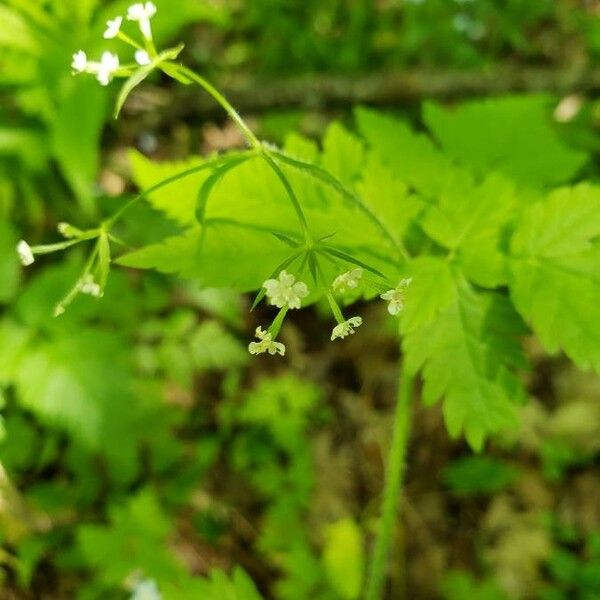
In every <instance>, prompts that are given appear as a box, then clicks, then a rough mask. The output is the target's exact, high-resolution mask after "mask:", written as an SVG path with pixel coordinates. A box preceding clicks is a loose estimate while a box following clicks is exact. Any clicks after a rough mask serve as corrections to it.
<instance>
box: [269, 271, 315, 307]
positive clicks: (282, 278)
mask: <svg viewBox="0 0 600 600" xmlns="http://www.w3.org/2000/svg"><path fill="white" fill-rule="evenodd" d="M263 287H264V288H265V290H266V291H267V298H269V300H270V302H271V304H273V305H274V306H276V307H277V308H283V307H284V306H286V305H287V306H288V307H289V308H300V306H301V305H302V298H306V296H308V287H307V285H306V284H305V283H303V282H302V281H296V278H295V277H294V276H293V275H292V274H291V273H288V272H287V271H281V273H279V277H278V279H267V281H265V282H264V283H263Z"/></svg>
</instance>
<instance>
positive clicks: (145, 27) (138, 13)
mask: <svg viewBox="0 0 600 600" xmlns="http://www.w3.org/2000/svg"><path fill="white" fill-rule="evenodd" d="M155 14H156V6H155V5H154V3H152V2H146V3H145V4H144V3H142V2H140V3H138V4H133V5H132V6H130V7H129V8H128V10H127V19H128V20H129V21H137V22H138V25H139V26H140V31H141V32H142V35H143V36H144V37H145V38H146V39H147V40H151V39H152V29H151V27H150V19H151V18H152V17H153V16H154V15H155Z"/></svg>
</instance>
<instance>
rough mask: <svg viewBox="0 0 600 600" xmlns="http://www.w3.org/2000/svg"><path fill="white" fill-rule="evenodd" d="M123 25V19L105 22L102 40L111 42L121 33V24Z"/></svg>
mask: <svg viewBox="0 0 600 600" xmlns="http://www.w3.org/2000/svg"><path fill="white" fill-rule="evenodd" d="M122 23H123V17H115V18H114V19H111V20H109V21H106V29H105V31H104V39H105V40H112V39H113V38H116V37H117V36H118V35H119V31H121V24H122Z"/></svg>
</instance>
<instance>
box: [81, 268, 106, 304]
mask: <svg viewBox="0 0 600 600" xmlns="http://www.w3.org/2000/svg"><path fill="white" fill-rule="evenodd" d="M79 291H80V292H81V293H82V294H85V295H86V296H92V297H94V298H102V296H103V295H104V293H103V292H102V288H101V287H100V285H99V284H98V283H96V282H95V281H94V276H93V275H92V274H91V273H88V274H87V275H85V277H83V278H82V279H81V280H80V281H79Z"/></svg>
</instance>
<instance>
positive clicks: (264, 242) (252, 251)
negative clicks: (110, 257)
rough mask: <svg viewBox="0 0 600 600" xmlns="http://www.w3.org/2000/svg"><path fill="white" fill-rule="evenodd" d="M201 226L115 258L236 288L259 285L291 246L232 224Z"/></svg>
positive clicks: (125, 263) (131, 265)
mask: <svg viewBox="0 0 600 600" xmlns="http://www.w3.org/2000/svg"><path fill="white" fill-rule="evenodd" d="M201 238H202V235H201V229H200V227H197V228H193V229H190V230H188V231H187V232H186V233H185V234H184V235H181V236H176V237H172V238H168V239H167V240H165V241H164V242H162V243H160V244H155V245H152V246H147V247H146V248H143V249H141V250H138V251H137V252H132V253H130V254H127V255H125V256H123V257H121V258H119V259H118V260H117V261H116V262H117V263H118V264H121V265H123V266H128V267H134V268H138V269H156V270H158V271H161V272H162V273H177V274H179V275H181V276H182V277H185V278H188V279H197V280H198V281H199V282H200V283H201V284H202V285H203V286H205V287H227V288H231V289H235V290H237V291H240V292H247V291H252V290H256V289H258V288H260V287H261V286H262V284H263V282H264V281H265V279H268V277H269V276H270V274H271V273H272V271H273V269H274V268H275V267H277V265H278V264H280V263H281V262H283V261H284V260H285V259H286V258H287V256H288V255H289V254H290V252H291V250H290V248H288V247H287V246H286V245H284V244H282V243H281V242H279V241H278V240H277V239H275V238H274V237H273V236H270V235H265V233H264V232H260V231H255V230H253V229H250V228H247V227H242V226H239V225H235V224H211V225H207V226H205V235H204V240H203V243H202V245H201Z"/></svg>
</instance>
